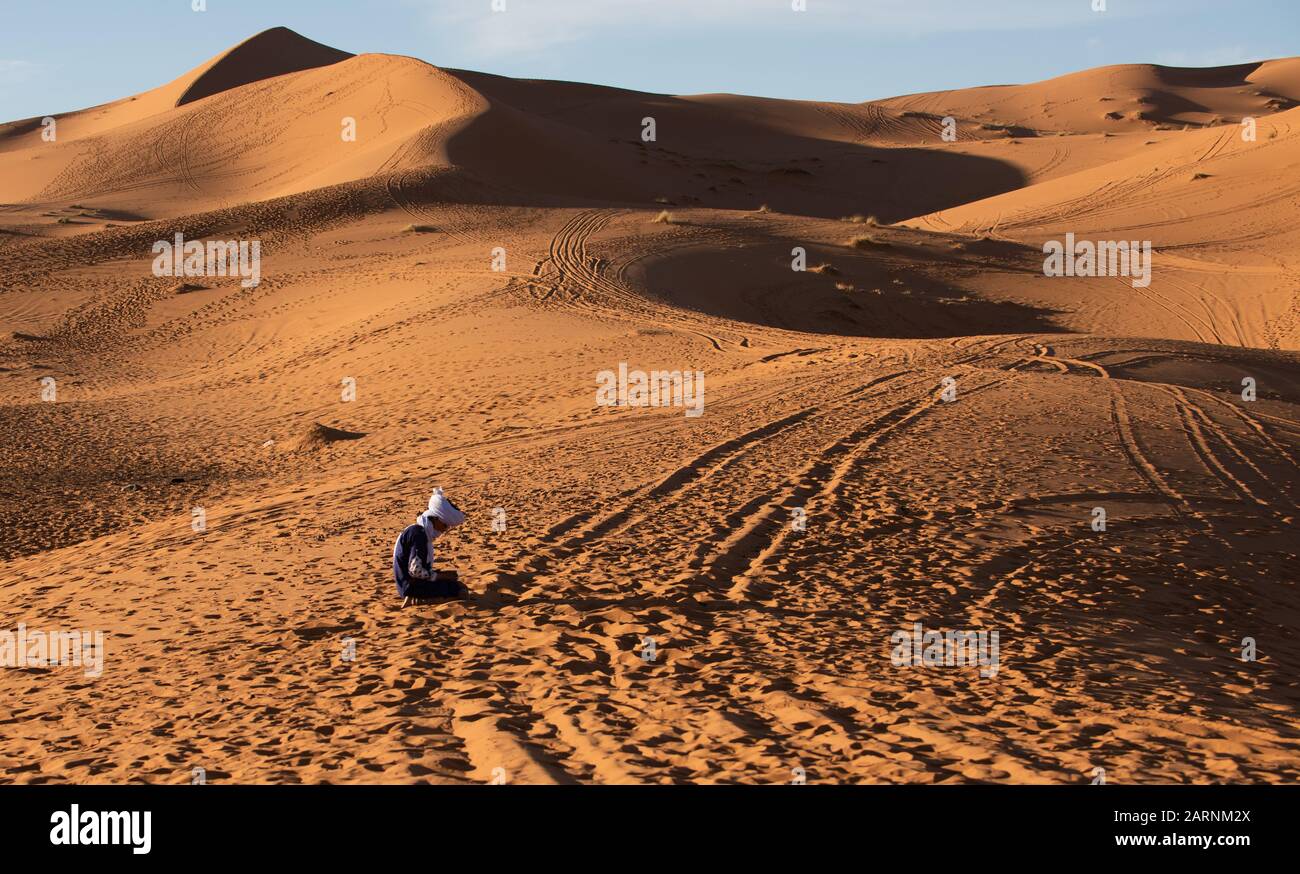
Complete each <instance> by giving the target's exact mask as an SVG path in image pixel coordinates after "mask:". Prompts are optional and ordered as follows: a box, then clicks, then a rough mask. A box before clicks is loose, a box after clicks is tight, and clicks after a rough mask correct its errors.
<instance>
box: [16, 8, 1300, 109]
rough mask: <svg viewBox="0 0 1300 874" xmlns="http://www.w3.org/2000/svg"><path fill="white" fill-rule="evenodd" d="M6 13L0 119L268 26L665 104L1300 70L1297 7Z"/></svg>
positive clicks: (167, 71) (88, 95)
mask: <svg viewBox="0 0 1300 874" xmlns="http://www.w3.org/2000/svg"><path fill="white" fill-rule="evenodd" d="M195 2H199V0H122V2H115V3H104V2H100V0H62V2H51V3H18V2H13V0H5V7H6V8H5V10H4V24H5V26H4V28H3V29H0V119H3V120H14V119H19V118H26V117H31V116H42V115H46V114H50V113H57V112H66V111H70V110H74V109H81V108H85V107H87V106H92V105H95V104H98V103H104V102H107V101H110V100H115V99H117V98H119V97H123V96H126V95H128V94H133V93H137V92H140V91H144V90H148V89H150V88H154V87H156V86H158V85H161V84H163V83H165V82H167V81H170V80H171V79H173V78H175V77H176V76H178V75H180V74H181V73H183V72H185V71H186V70H188V69H190V68H192V67H194V66H196V65H197V64H199V63H201V62H202V61H204V60H206V59H207V58H209V57H211V56H212V55H214V54H217V53H218V52H221V51H223V50H225V49H227V48H229V47H230V46H232V45H234V44H235V43H238V42H240V41H241V40H243V39H246V38H247V37H249V36H251V35H253V34H254V33H257V32H259V31H261V30H265V29H266V28H269V27H274V26H276V25H283V26H286V27H290V28H292V29H294V30H296V31H298V32H299V33H301V34H303V35H304V36H308V37H310V38H312V39H315V40H317V41H319V42H323V43H326V44H327V45H331V46H335V47H336V48H340V49H344V50H346V51H350V52H356V53H361V52H386V53H392V54H405V55H413V56H415V57H419V58H421V59H423V60H426V61H429V62H430V63H433V64H438V65H440V66H446V67H458V68H465V69H473V70H482V71H485V72H490V73H498V74H501V75H507V76H517V77H525V78H545V79H568V80H575V81H582V82H592V83H597V84H602V85H616V86H621V87H626V88H635V89H638V90H643V91H655V92H664V93H675V94H687V93H710V92H734V93H741V94H756V95H763V96H769V97H790V98H805V99H817V100H841V101H846V102H857V101H862V100H871V99H876V98H883V97H891V96H896V95H899V94H906V93H910V92H916V91H930V90H938V89H943V88H962V87H970V86H975V85H991V84H1005V83H1012V82H1029V81H1036V80H1039V79H1045V78H1050V77H1052V76H1056V75H1060V74H1063V73H1068V72H1073V71H1076V70H1081V69H1086V68H1088V67H1096V66H1102V65H1105V64H1121V63H1158V64H1167V65H1171V66H1215V65H1220V64H1231V63H1239V62H1246V61H1252V60H1263V59H1266V58H1273V57H1284V56H1290V55H1296V54H1300V48H1297V46H1296V42H1295V35H1296V34H1297V33H1300V3H1297V2H1296V0H1106V2H1105V5H1106V7H1107V9H1106V11H1104V12H1097V11H1094V10H1093V8H1092V6H1093V2H1094V0H984V2H982V0H806V5H807V9H806V11H802V12H796V11H794V10H793V9H792V8H791V7H792V0H497V2H498V3H504V6H505V10H504V11H495V12H494V11H493V8H492V7H493V2H492V0H365V2H344V0H274V2H268V0H206V6H207V9H206V11H203V12H196V11H193V9H192V3H195Z"/></svg>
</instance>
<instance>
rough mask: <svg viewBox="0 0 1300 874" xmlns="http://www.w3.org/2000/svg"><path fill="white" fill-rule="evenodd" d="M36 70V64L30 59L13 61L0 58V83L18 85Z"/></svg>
mask: <svg viewBox="0 0 1300 874" xmlns="http://www.w3.org/2000/svg"><path fill="white" fill-rule="evenodd" d="M35 72H36V65H35V64H33V63H31V62H30V61H15V60H7V59H5V58H0V85H18V84H21V83H23V82H26V81H27V80H29V79H30V78H31V77H32V75H33V74H34V73H35Z"/></svg>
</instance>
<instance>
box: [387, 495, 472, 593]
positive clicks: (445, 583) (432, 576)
mask: <svg viewBox="0 0 1300 874" xmlns="http://www.w3.org/2000/svg"><path fill="white" fill-rule="evenodd" d="M464 521H465V514H464V513H462V512H461V511H460V509H459V508H458V507H457V506H456V505H455V504H453V503H452V502H451V501H449V500H447V498H446V496H445V495H443V493H442V489H440V488H439V489H434V490H433V494H432V495H430V496H429V509H427V510H425V511H424V512H423V513H421V514H420V515H419V516H417V517H416V519H415V524H414V525H408V526H407V527H406V529H405V530H403V531H402V533H401V534H400V535H398V537H397V542H396V543H395V544H393V579H394V580H396V582H397V594H398V595H401V596H402V597H403V598H405V599H406V601H409V600H411V599H416V600H418V599H420V598H448V597H451V598H459V597H461V596H462V595H463V594H464V589H463V587H462V586H461V584H460V580H459V579H458V578H457V576H456V572H455V571H436V570H434V568H433V541H435V540H437V539H438V538H439V537H441V536H442V534H443V533H444V532H446V531H448V530H450V529H452V528H455V527H456V526H457V525H459V524H461V523H462V522H464ZM406 601H403V602H402V606H403V607H405V606H406Z"/></svg>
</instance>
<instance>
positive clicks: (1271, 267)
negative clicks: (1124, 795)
mask: <svg viewBox="0 0 1300 874" xmlns="http://www.w3.org/2000/svg"><path fill="white" fill-rule="evenodd" d="M161 78H162V77H161V76H160V79H161ZM1297 97H1300V61H1298V60H1297V59H1284V60H1274V61H1267V62H1263V63H1260V64H1251V65H1246V66H1240V67H1231V68H1218V69H1209V70H1194V71H1193V70H1175V69H1170V68H1161V67H1154V66H1149V65H1135V66H1128V67H1118V68H1103V69H1100V70H1091V71H1085V72H1082V73H1076V74H1072V75H1069V76H1064V77H1061V78H1058V79H1055V80H1050V81H1049V82H1045V83H1036V84H1031V85H1022V86H997V87H994V88H975V89H966V90H961V91H947V92H940V93H936V94H929V95H912V96H908V97H901V98H896V99H893V100H886V101H879V102H873V103H864V104H829V103H817V102H811V101H779V100H767V99H761V98H751V97H738V96H734V95H693V96H674V95H658V94H644V93H638V92H631V91H626V90H621V89H615V88H605V87H601V86H596V85H583V84H577V83H563V82H541V81H523V80H512V79H506V78H502V77H497V76H491V75H488V74H483V73H474V72H468V71H461V70H448V69H442V68H439V67H435V66H432V65H430V64H428V63H425V62H424V61H421V60H417V59H413V58H406V57H398V56H393V55H382V54H357V55H350V54H348V53H345V52H341V51H337V50H335V49H331V48H329V47H326V46H321V45H319V44H317V43H314V42H312V41H310V40H308V39H306V38H304V37H300V36H299V35H297V34H295V33H293V32H291V31H288V30H285V29H276V30H273V31H268V32H266V33H264V34H260V35H257V36H255V37H253V38H252V39H250V40H249V41H247V42H245V43H241V44H240V45H239V46H236V47H235V48H233V49H231V50H230V51H229V52H226V53H224V54H222V55H220V56H218V57H217V58H214V59H213V60H211V61H209V62H208V63H206V64H204V65H202V66H200V67H198V68H196V69H195V70H194V71H191V72H190V73H187V74H186V75H185V76H182V77H180V78H179V79H176V80H175V81H173V82H171V83H170V84H168V85H165V86H162V87H161V88H158V89H156V90H154V91H150V92H146V93H145V94H141V95H137V96H136V97H135V98H127V99H126V100H123V101H118V102H117V103H112V104H107V105H105V106H103V107H95V108H92V109H88V110H84V111H81V112H76V113H69V114H67V115H62V116H59V117H58V119H57V121H58V130H59V137H58V140H57V141H56V142H53V143H50V142H46V141H44V140H42V138H41V125H40V119H31V120H26V121H19V122H13V123H10V124H8V125H3V126H0V201H3V203H2V204H0V462H3V470H4V474H3V477H2V478H0V520H2V521H3V530H4V532H5V533H4V536H3V538H0V595H2V596H3V598H2V601H3V603H4V604H5V608H4V617H5V624H4V626H3V627H4V628H13V627H15V626H16V625H17V624H18V623H24V624H25V626H26V627H28V628H31V629H40V628H82V629H94V630H99V631H102V632H103V633H104V635H105V639H106V658H105V664H104V670H103V672H102V674H101V675H99V676H95V677H88V676H85V674H84V672H83V671H81V670H80V669H75V668H69V667H59V668H49V669H34V668H28V669H21V670H7V671H0V684H3V686H4V690H5V692H6V694H7V696H8V698H9V700H11V701H13V702H15V705H14V707H13V708H12V711H13V712H12V714H11V715H10V717H9V721H8V725H7V729H8V730H7V731H6V732H5V734H4V737H3V739H0V780H6V781H19V782H69V781H70V782H129V781H144V782H189V781H190V780H191V778H192V773H193V769H194V768H203V769H204V771H205V773H206V778H207V780H209V781H211V782H318V781H331V782H415V781H427V782H444V783H451V782H484V781H490V780H493V779H505V780H508V781H509V782H544V783H591V782H598V783H622V782H705V783H710V782H763V783H768V782H788V781H789V780H790V779H791V778H792V774H794V773H795V769H802V772H803V773H805V774H806V777H807V779H808V780H809V781H810V782H823V781H845V782H924V783H942V782H975V781H978V782H995V783H1007V782H1011V783H1019V782H1068V783H1085V782H1087V781H1090V780H1091V779H1093V776H1094V771H1095V769H1096V768H1099V767H1100V768H1104V769H1105V771H1106V774H1107V781H1108V782H1112V783H1147V782H1180V783H1181V782H1186V783H1209V782H1224V781H1227V782H1236V781H1241V782H1292V781H1294V780H1295V779H1297V777H1298V776H1300V758H1297V756H1296V752H1295V743H1294V737H1295V733H1296V729H1297V724H1296V719H1295V713H1296V706H1297V703H1300V690H1298V689H1297V685H1296V679H1295V678H1296V676H1297V670H1296V668H1297V663H1298V662H1300V642H1298V641H1297V638H1296V633H1295V629H1296V627H1297V625H1298V624H1300V623H1298V620H1300V601H1297V598H1296V590H1295V587H1296V583H1297V573H1296V567H1297V566H1300V565H1297V557H1298V555H1297V553H1298V550H1297V541H1296V538H1295V535H1294V525H1295V518H1296V513H1297V503H1296V500H1297V495H1298V494H1300V489H1298V488H1297V486H1298V485H1300V469H1298V468H1297V463H1298V461H1300V406H1298V405H1300V354H1298V352H1297V350H1300V320H1298V319H1300V308H1298V307H1300V285H1298V284H1297V281H1296V279H1295V276H1296V267H1297V265H1296V263H1295V252H1296V251H1297V246H1296V243H1297V238H1296V231H1295V226H1296V218H1297V212H1298V207H1300V192H1297V191H1296V189H1295V185H1294V180H1295V179H1296V178H1300V177H1298V176H1297V174H1296V173H1295V166H1294V165H1295V163H1296V160H1297V148H1300V146H1298V145H1297V144H1298V143H1300V139H1298V134H1297V124H1296V118H1297V116H1296V112H1300V110H1294V109H1290V108H1289V106H1290V103H1291V102H1292V101H1293V100H1294V99H1295V98H1297ZM1102 98H1106V99H1105V100H1103V99H1102ZM1112 112H1114V113H1118V114H1119V116H1120V117H1119V118H1114V119H1108V118H1106V117H1105V116H1106V114H1107V113H1112ZM1139 113H1140V114H1141V115H1139ZM1246 114H1254V115H1257V116H1258V128H1257V138H1256V139H1255V140H1250V141H1248V140H1244V139H1243V138H1242V137H1241V130H1242V129H1241V127H1240V125H1239V121H1240V116H1243V115H1246ZM947 115H952V116H954V118H955V119H956V121H957V131H958V136H957V139H956V141H954V142H948V141H945V140H944V139H943V136H942V133H943V122H942V120H943V118H944V117H945V116H947ZM646 117H653V118H654V119H655V121H656V129H657V136H656V139H655V140H654V141H653V142H646V141H644V140H643V139H642V136H641V134H642V120H643V119H644V118H646ZM1216 117H1217V118H1218V121H1217V123H1215V119H1216ZM345 119H352V120H353V121H354V122H355V129H356V132H357V137H356V139H355V141H349V140H347V139H345V138H344V137H343V136H341V131H342V130H344V120H345ZM1184 128H1186V129H1184ZM176 233H181V234H183V236H184V237H185V238H186V239H190V240H208V241H211V240H244V241H247V240H253V239H255V240H257V241H258V242H259V244H260V252H261V260H260V282H258V283H257V284H256V285H249V286H246V285H244V284H242V283H241V277H239V276H233V275H227V276H219V275H218V276H212V275H204V276H193V277H192V276H176V275H163V276H158V275H155V274H154V273H153V272H152V270H151V265H152V264H153V261H154V257H155V255H154V251H153V249H152V247H153V245H154V243H155V242H157V241H170V240H172V239H173V238H174V235H175V234H176ZM1067 233H1073V234H1076V235H1078V236H1079V237H1080V238H1088V239H1111V238H1115V239H1125V240H1130V239H1133V240H1149V241H1151V243H1152V262H1151V265H1152V269H1151V282H1150V284H1149V285H1148V286H1145V287H1137V286H1134V285H1133V284H1132V283H1131V282H1130V281H1129V278H1128V277H1115V276H1100V277H1095V278H1094V277H1082V276H1075V277H1049V276H1046V275H1044V270H1043V258H1044V255H1043V251H1042V245H1043V243H1044V242H1047V241H1050V240H1054V239H1058V238H1061V237H1063V236H1064V235H1065V234H1067ZM796 248H797V249H801V250H803V254H802V257H803V258H804V259H805V261H806V267H807V269H806V270H802V271H795V270H792V269H791V262H792V260H793V259H794V258H796V257H799V256H798V255H797V253H796V251H795V250H796ZM620 364H623V365H627V366H628V367H630V368H632V369H642V370H646V371H649V370H654V369H665V370H690V371H696V370H699V371H703V372H704V373H705V375H706V382H705V385H706V392H705V395H704V403H703V407H702V410H703V412H702V415H699V416H692V415H688V414H687V410H686V409H685V405H683V406H667V407H659V408H639V407H617V408H608V407H601V406H597V405H596V404H595V402H594V398H595V394H594V393H595V391H596V387H597V374H598V373H600V372H601V371H604V370H617V369H618V368H619V366H620ZM1243 379H1249V380H1252V381H1253V382H1252V385H1253V386H1254V389H1255V390H1256V396H1255V398H1254V399H1253V400H1246V399H1245V398H1244V397H1243ZM50 380H52V382H51V381H50ZM43 391H45V392H47V393H48V392H50V391H53V392H54V396H53V397H47V398H46V399H43V398H42V392H43ZM434 486H442V487H444V488H446V489H447V491H448V494H449V495H451V496H452V497H454V499H455V500H456V502H457V503H458V504H459V505H460V506H461V507H462V508H464V509H465V510H466V512H467V514H468V516H469V521H468V522H467V523H466V524H465V525H464V526H463V527H461V528H459V529H457V530H456V531H454V532H452V533H451V534H449V535H447V536H445V537H444V538H443V539H442V540H440V541H439V547H440V550H441V551H440V554H439V555H440V562H441V563H442V565H443V566H445V567H455V568H457V569H459V571H460V572H461V576H462V578H463V579H464V580H465V581H466V583H467V585H468V587H469V589H470V592H471V598H470V599H468V600H466V601H457V602H448V603H439V604H424V605H420V606H418V607H409V608H407V609H405V610H402V609H399V603H400V602H399V600H398V599H397V598H396V597H395V590H394V587H393V583H392V579H391V570H390V563H391V550H392V542H393V539H394V537H395V536H396V534H397V532H398V531H400V530H401V528H402V527H403V526H405V525H407V524H409V523H410V522H411V521H412V519H413V518H414V516H415V514H416V513H417V512H418V511H419V510H421V509H422V508H423V506H424V502H425V501H426V500H427V498H428V494H429V491H430V490H431V489H432V488H433V487H434ZM1097 508H1101V509H1103V510H1104V511H1105V515H1106V518H1107V524H1106V526H1105V530H1097V529H1096V528H1095V527H1094V523H1095V521H1096V519H1097V514H1096V510H1097ZM196 511H200V512H198V513H196ZM796 520H798V521H801V523H802V525H796V524H794V523H795V522H796ZM917 622H920V623H923V625H924V626H925V627H927V628H937V629H984V630H989V629H991V630H996V631H998V633H999V635H1000V640H1001V656H1000V663H999V665H998V669H997V672H996V675H995V676H981V675H980V673H979V671H978V670H977V669H974V668H971V667H943V666H937V667H936V666H929V667H914V666H900V665H897V664H895V663H894V662H893V661H892V660H891V643H890V641H891V635H893V634H895V633H896V632H898V631H899V630H900V629H911V628H913V627H914V623H917ZM1245 638H1250V639H1252V640H1253V641H1256V642H1257V644H1258V658H1257V660H1253V661H1251V660H1243V659H1242V658H1241V648H1242V645H1243V643H1242V642H1243V639H1245ZM650 642H652V643H653V649H650V648H648V644H649V643H650ZM349 652H351V653H352V654H354V656H355V657H354V658H353V657H348V656H347V655H346V654H347V653H349Z"/></svg>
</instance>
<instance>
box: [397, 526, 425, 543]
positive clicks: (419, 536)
mask: <svg viewBox="0 0 1300 874" xmlns="http://www.w3.org/2000/svg"><path fill="white" fill-rule="evenodd" d="M424 537H425V535H424V526H423V525H421V524H419V523H418V522H416V523H414V524H411V525H407V526H406V527H405V528H403V529H402V533H401V534H399V535H397V539H398V540H403V541H406V542H408V543H409V542H410V541H412V540H423V539H424Z"/></svg>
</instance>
